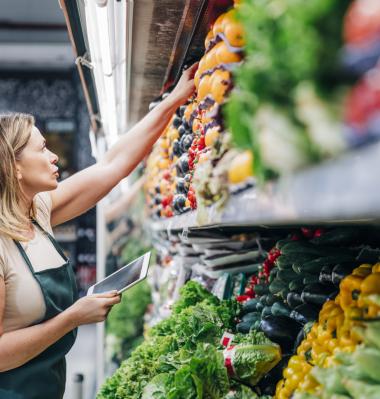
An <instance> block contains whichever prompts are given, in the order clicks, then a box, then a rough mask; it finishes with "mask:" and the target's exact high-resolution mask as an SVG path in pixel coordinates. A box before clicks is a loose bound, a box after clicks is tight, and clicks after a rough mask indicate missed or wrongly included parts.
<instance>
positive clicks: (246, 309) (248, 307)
mask: <svg viewBox="0 0 380 399" xmlns="http://www.w3.org/2000/svg"><path fill="white" fill-rule="evenodd" d="M258 302H259V300H258V299H257V298H253V299H250V300H248V301H246V302H244V303H243V306H242V309H241V311H242V313H243V314H245V313H250V312H255V311H256V306H257V303H258Z"/></svg>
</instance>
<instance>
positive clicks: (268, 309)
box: [261, 306, 272, 318]
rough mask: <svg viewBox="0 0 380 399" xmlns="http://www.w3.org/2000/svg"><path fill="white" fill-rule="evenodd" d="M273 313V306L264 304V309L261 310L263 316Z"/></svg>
mask: <svg viewBox="0 0 380 399" xmlns="http://www.w3.org/2000/svg"><path fill="white" fill-rule="evenodd" d="M271 314H272V307H271V306H264V309H263V310H262V312H261V317H262V318H263V317H265V316H271Z"/></svg>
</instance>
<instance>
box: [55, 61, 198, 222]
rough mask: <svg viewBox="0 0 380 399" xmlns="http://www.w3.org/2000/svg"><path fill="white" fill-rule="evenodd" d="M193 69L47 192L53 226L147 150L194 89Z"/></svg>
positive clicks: (85, 205)
mask: <svg viewBox="0 0 380 399" xmlns="http://www.w3.org/2000/svg"><path fill="white" fill-rule="evenodd" d="M196 68H197V65H193V66H192V67H190V68H189V69H187V70H186V71H185V72H184V73H183V74H182V77H181V79H180V80H179V82H178V84H177V86H176V87H175V88H174V90H173V91H172V92H171V93H170V95H169V96H168V97H166V98H165V100H163V101H162V102H161V103H160V104H159V105H157V106H156V107H155V108H154V109H153V110H152V111H151V112H149V113H148V114H147V115H146V116H145V117H144V118H143V119H142V120H141V121H140V122H139V123H137V124H136V125H135V126H134V127H133V128H132V129H131V130H130V131H129V132H128V133H126V134H125V135H123V136H122V137H121V138H120V140H119V141H118V142H117V143H116V144H115V145H114V146H113V147H111V148H110V150H109V151H108V152H107V153H106V154H105V156H104V158H103V159H102V160H101V161H100V162H98V163H97V164H95V165H93V166H90V167H89V168H86V169H84V170H82V171H80V172H78V173H76V174H74V175H73V176H71V177H69V178H68V179H66V180H64V181H63V182H62V183H60V184H59V185H58V188H57V189H56V190H54V191H52V192H51V197H52V215H51V223H52V225H53V226H54V225H58V224H61V223H63V222H65V221H67V220H70V219H73V218H74V217H76V216H78V215H80V214H82V213H84V212H85V211H86V210H88V209H90V208H92V207H93V206H94V205H95V204H96V203H97V202H98V201H99V200H100V199H102V198H103V197H104V196H105V195H106V194H107V193H108V192H109V191H110V190H112V188H113V187H115V186H116V185H117V184H118V183H119V182H120V180H122V179H123V178H124V177H126V176H128V174H129V173H130V172H131V171H132V170H133V169H134V168H135V167H136V165H137V164H138V163H139V162H140V161H141V160H142V159H143V158H144V157H145V156H146V155H147V154H148V153H149V152H150V150H151V147H152V145H153V144H154V143H155V142H156V140H157V139H158V138H159V136H160V135H161V134H162V131H163V130H164V129H165V127H166V125H167V124H168V123H169V121H170V118H171V116H172V115H173V113H174V111H175V110H176V109H177V108H178V107H179V106H180V105H182V104H183V103H184V102H185V101H186V100H187V99H188V98H189V97H190V96H191V94H192V93H193V92H194V81H193V77H194V73H195V71H196Z"/></svg>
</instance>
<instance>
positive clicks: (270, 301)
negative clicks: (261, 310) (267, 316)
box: [266, 294, 278, 306]
mask: <svg viewBox="0 0 380 399" xmlns="http://www.w3.org/2000/svg"><path fill="white" fill-rule="evenodd" d="M277 301H278V298H277V297H275V296H274V295H273V294H267V303H266V305H267V306H272V305H273V304H274V303H275V302H277Z"/></svg>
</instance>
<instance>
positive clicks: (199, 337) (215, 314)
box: [98, 226, 380, 399]
mask: <svg viewBox="0 0 380 399" xmlns="http://www.w3.org/2000/svg"><path fill="white" fill-rule="evenodd" d="M213 234H214V235H213ZM228 235H229V237H230V239H227V240H226V237H228ZM185 241H186V242H187V244H186V247H183V245H184V244H182V243H181V241H179V242H178V241H175V242H177V247H176V250H177V251H180V252H181V253H183V254H184V255H186V256H185V258H189V257H191V258H193V262H197V259H198V261H199V258H202V259H203V261H206V260H207V261H208V262H211V263H209V267H211V268H213V267H216V268H217V270H216V271H217V273H216V271H215V270H214V271H212V270H208V269H207V263H206V264H205V266H206V268H204V267H197V266H196V265H195V263H194V266H193V271H192V278H193V279H195V280H198V281H200V282H202V284H203V286H207V287H208V289H205V288H204V287H203V286H202V285H200V284H199V283H198V282H195V281H192V280H190V281H189V282H188V283H187V284H186V285H185V286H184V287H183V288H182V289H181V290H180V297H179V299H178V300H177V301H176V302H175V303H174V304H173V305H172V306H171V315H170V316H169V317H167V318H164V319H163V320H161V321H159V322H158V323H157V324H156V325H154V326H153V327H151V328H150V329H149V330H147V331H146V334H145V340H144V341H143V342H142V344H141V345H140V346H138V347H137V348H136V349H135V350H134V351H133V352H132V353H131V355H130V357H129V358H127V359H126V360H125V361H124V362H123V363H122V365H121V366H120V368H119V369H118V370H117V372H116V373H115V374H114V375H113V376H112V377H111V378H110V379H109V380H107V382H106V383H105V384H104V385H103V387H102V389H101V391H100V392H99V394H98V399H105V398H116V399H124V398H125V399H129V398H134V399H138V398H143V399H144V398H178V399H179V398H181V399H186V398H189V399H195V398H197V399H198V398H199V399H200V398H220V399H227V398H256V397H266V398H270V397H274V398H279V399H284V398H291V397H292V395H294V394H296V395H316V397H321V398H324V397H329V396H323V395H324V385H325V384H329V382H326V381H325V379H324V378H325V374H323V370H324V369H326V368H329V367H334V366H335V365H337V364H339V361H338V360H337V359H341V358H342V357H339V356H343V355H340V354H339V353H340V352H343V353H346V354H347V353H354V352H355V351H356V349H357V348H359V346H360V345H362V343H363V338H362V335H363V331H364V330H363V328H364V326H365V323H367V322H368V321H369V320H376V319H377V318H378V317H380V299H379V298H380V284H379V283H380V279H379V276H380V264H379V263H377V262H378V261H379V260H380V249H379V246H380V245H379V243H380V231H379V229H378V228H376V227H366V228H364V227H357V226H355V227H337V228H316V227H308V228H302V229H291V230H289V229H281V230H277V231H272V232H270V233H268V232H267V231H265V230H257V231H256V232H253V231H252V232H249V233H244V234H240V235H236V233H235V234H232V235H231V233H228V232H224V233H221V232H219V233H217V232H214V233H213V232H212V231H210V232H209V233H208V234H206V232H202V233H200V235H198V233H197V232H194V233H193V232H189V234H188V236H187V238H186V240H185ZM211 242H213V244H212V246H210V245H211V244H210V243H211ZM253 242H255V246H256V247H257V248H261V250H260V251H259V252H258V251H252V245H253ZM178 245H180V247H181V249H180V250H179V247H178ZM211 248H212V249H211ZM223 248H224V249H223ZM229 248H230V250H229ZM237 248H246V252H244V251H242V250H241V249H240V250H238V251H236V249H237ZM172 250H174V248H173V249H172ZM192 250H193V251H198V253H197V254H194V253H192ZM184 251H185V252H184ZM199 251H206V254H208V255H207V256H206V257H204V255H199ZM223 251H224V252H223ZM231 252H232V255H231ZM190 254H191V255H192V256H190ZM236 256H237V257H238V259H240V260H238V261H236V258H234V257H236ZM231 257H232V258H231ZM239 257H240V258H239ZM223 258H224V259H229V258H231V260H230V261H227V260H226V261H225V262H223ZM231 261H232V263H231ZM244 268H245V269H246V271H245V272H243V273H242V272H241V270H244ZM233 269H235V271H234V270H233ZM226 270H227V272H226ZM203 273H206V274H203ZM210 273H211V274H210ZM227 276H229V277H228V278H227ZM209 290H212V291H213V292H214V294H215V295H218V297H219V298H227V299H218V297H217V296H215V295H213V294H211V293H210V292H209ZM365 331H367V330H365ZM345 365H346V363H344V365H343V366H345ZM343 366H342V367H343ZM315 370H317V371H315ZM320 370H322V371H320ZM359 377H360V378H361V380H360V383H362V384H366V383H367V384H368V382H367V380H366V379H365V378H364V379H363V378H362V377H361V376H359ZM359 377H358V379H360V378H359ZM366 389H370V388H369V387H366ZM265 395H266V396H265ZM318 395H320V396H318ZM300 397H302V396H300ZM311 397H313V396H311ZM347 397H348V398H350V397H351V396H347ZM352 397H353V398H356V397H358V398H359V396H352ZM302 398H303V397H302ZM305 398H307V396H305ZM360 398H361V397H360Z"/></svg>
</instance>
